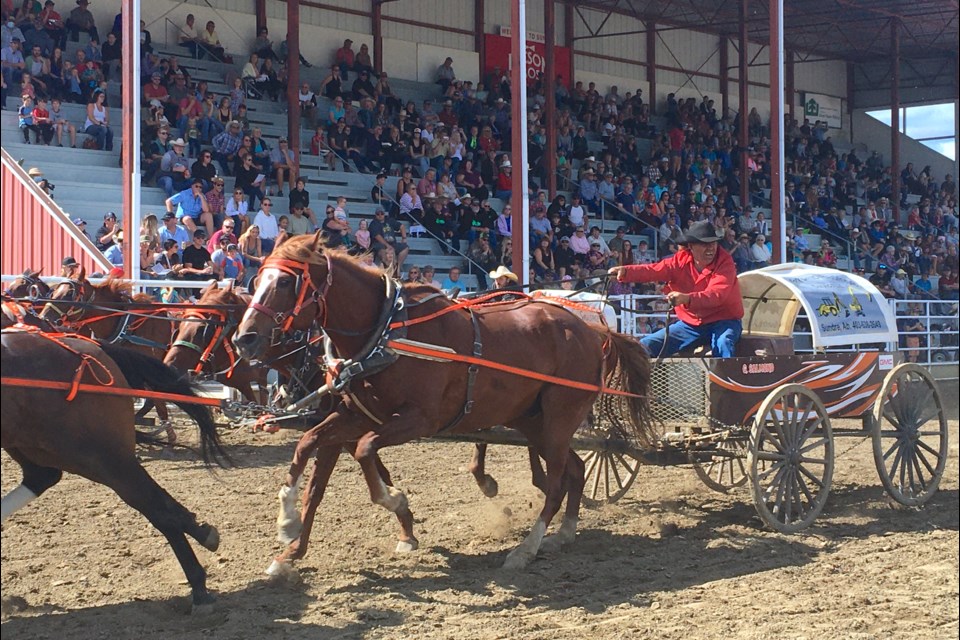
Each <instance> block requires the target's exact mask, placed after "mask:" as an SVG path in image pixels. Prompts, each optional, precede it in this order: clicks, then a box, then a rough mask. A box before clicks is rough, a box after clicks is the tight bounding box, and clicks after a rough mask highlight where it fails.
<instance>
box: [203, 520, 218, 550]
mask: <svg viewBox="0 0 960 640" xmlns="http://www.w3.org/2000/svg"><path fill="white" fill-rule="evenodd" d="M200 544H202V545H203V548H204V549H207V550H209V551H216V550H217V549H219V548H220V532H219V531H217V528H216V527H213V526H211V527H210V533H208V534H207V539H206V540H204V541H203V542H201V543H200Z"/></svg>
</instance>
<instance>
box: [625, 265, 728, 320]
mask: <svg viewBox="0 0 960 640" xmlns="http://www.w3.org/2000/svg"><path fill="white" fill-rule="evenodd" d="M617 280H618V281H619V282H666V283H667V288H666V291H679V292H681V293H686V294H689V295H690V302H689V303H688V304H685V305H680V306H678V307H677V308H676V314H677V317H678V318H679V319H680V320H683V321H684V322H686V323H687V324H691V325H693V326H695V327H698V326H700V325H703V324H709V323H711V322H716V321H718V320H740V319H741V318H743V299H742V297H741V295H740V283H739V282H737V268H736V266H735V265H734V263H733V258H731V257H730V254H729V253H727V252H726V251H723V250H722V249H721V250H718V251H717V257H716V258H714V259H713V262H711V263H710V264H709V265H707V267H706V268H705V269H704V270H703V271H697V269H696V267H694V266H693V255H692V254H691V253H690V251H689V250H687V249H681V250H680V252H679V253H677V254H676V255H673V256H670V257H669V258H665V259H663V260H661V261H660V262H657V263H656V264H634V265H628V266H625V267H623V269H622V270H621V271H620V272H619V274H618V275H617Z"/></svg>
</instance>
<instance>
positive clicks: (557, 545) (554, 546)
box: [540, 534, 569, 553]
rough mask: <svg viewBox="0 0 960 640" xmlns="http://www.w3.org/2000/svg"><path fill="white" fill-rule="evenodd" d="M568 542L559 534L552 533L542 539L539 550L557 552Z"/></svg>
mask: <svg viewBox="0 0 960 640" xmlns="http://www.w3.org/2000/svg"><path fill="white" fill-rule="evenodd" d="M568 543H569V541H568V540H564V539H563V538H561V537H560V536H559V535H557V534H554V535H552V536H547V537H545V538H544V539H543V542H541V543H540V551H542V552H543V553H557V552H558V551H560V550H561V549H562V548H563V546H564V545H566V544H568Z"/></svg>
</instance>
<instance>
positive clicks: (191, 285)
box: [0, 274, 232, 289]
mask: <svg viewBox="0 0 960 640" xmlns="http://www.w3.org/2000/svg"><path fill="white" fill-rule="evenodd" d="M19 277H21V276H20V275H19V274H18V275H6V274H4V275H2V276H0V280H2V281H3V282H4V283H7V282H13V281H14V280H16V279H17V278H19ZM40 279H41V280H43V281H44V282H46V283H47V284H48V285H51V286H55V285H58V284H60V283H61V282H66V281H68V280H69V278H61V277H59V276H44V277H42V278H40ZM87 280H88V281H89V282H91V283H93V284H100V283H101V282H103V281H104V280H106V278H87ZM126 282H130V283H132V284H133V286H134V288H136V289H161V288H164V287H173V288H175V289H204V288H206V287H207V286H209V285H210V283H211V282H218V281H217V280H216V278H210V279H208V280H148V279H141V278H135V279H133V280H127V281H126ZM230 282H232V280H231V279H229V278H228V279H225V280H220V281H219V286H221V287H225V286H227V285H228V284H229V283H230Z"/></svg>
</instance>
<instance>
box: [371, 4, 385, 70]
mask: <svg viewBox="0 0 960 640" xmlns="http://www.w3.org/2000/svg"><path fill="white" fill-rule="evenodd" d="M370 2H371V3H372V5H373V7H372V11H371V13H372V21H373V67H374V69H376V70H377V71H383V3H382V2H380V0H370Z"/></svg>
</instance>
